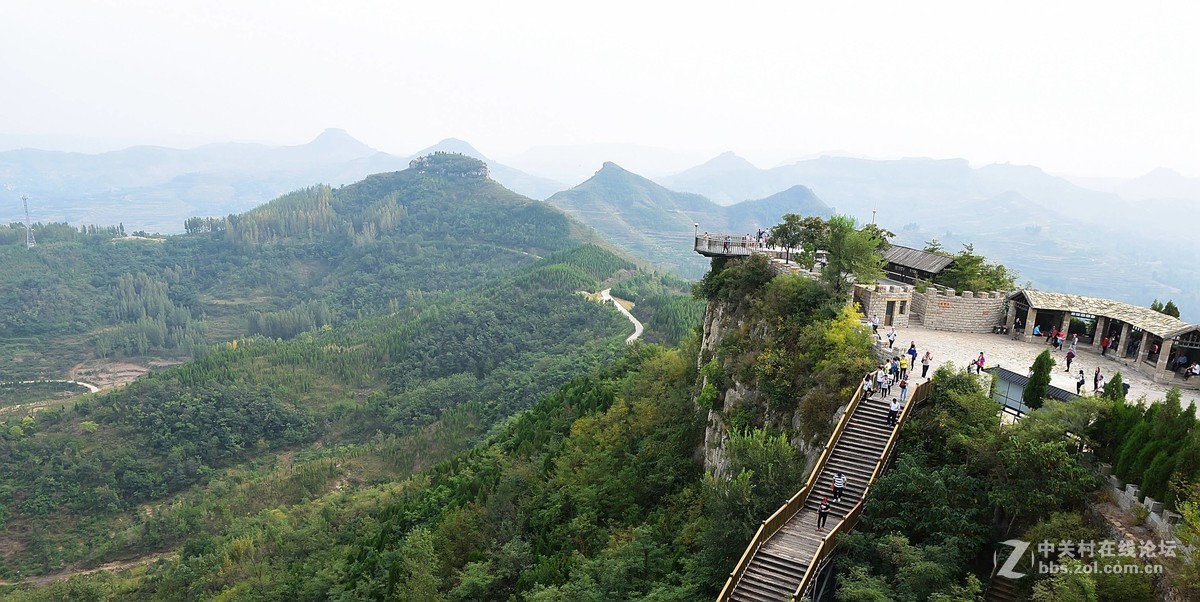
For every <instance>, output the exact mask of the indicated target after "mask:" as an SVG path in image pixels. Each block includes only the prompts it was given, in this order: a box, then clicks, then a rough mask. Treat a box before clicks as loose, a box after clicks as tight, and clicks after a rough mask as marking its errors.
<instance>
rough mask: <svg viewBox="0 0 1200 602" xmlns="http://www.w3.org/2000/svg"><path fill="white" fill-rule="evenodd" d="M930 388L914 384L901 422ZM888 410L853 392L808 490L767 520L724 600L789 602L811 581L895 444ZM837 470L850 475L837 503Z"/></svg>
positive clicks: (854, 521)
mask: <svg viewBox="0 0 1200 602" xmlns="http://www.w3.org/2000/svg"><path fill="white" fill-rule="evenodd" d="M931 387H932V383H931V382H928V381H927V382H925V383H922V384H921V385H919V386H917V387H915V388H914V390H913V392H912V395H911V397H910V398H909V399H908V403H907V404H905V406H904V408H903V410H902V411H901V413H900V421H899V424H900V426H903V425H904V421H905V419H906V418H907V417H908V414H909V411H910V409H912V408H913V407H915V406H916V405H918V404H919V403H921V402H923V401H924V400H925V399H926V398H927V397H928V396H929V391H930V389H931ZM887 413H888V402H887V401H885V400H884V399H883V398H882V397H876V398H870V399H861V389H860V390H859V391H857V392H855V395H854V398H853V399H852V400H851V403H850V405H849V407H848V408H847V410H846V413H845V414H844V415H843V416H842V419H841V420H840V421H839V422H838V424H837V426H836V427H835V429H834V432H833V434H832V435H830V438H829V442H828V443H827V444H826V446H825V449H824V451H823V452H822V454H821V457H820V459H818V460H817V464H816V465H815V466H814V467H813V471H812V474H811V476H809V479H808V482H807V483H806V484H805V487H804V489H801V490H800V491H799V492H797V493H796V495H794V496H793V497H792V499H790V500H788V501H787V503H785V504H784V505H783V506H782V507H780V509H779V510H777V511H776V512H775V514H773V515H771V517H770V518H768V519H767V520H765V521H763V524H762V526H761V527H759V530H758V533H756V534H755V536H754V539H753V540H751V542H750V545H749V546H748V547H747V548H746V552H745V553H744V554H743V555H742V559H741V560H740V561H739V562H738V566H737V567H736V568H735V569H734V571H733V573H731V574H730V577H729V580H728V581H727V582H726V583H725V587H724V589H722V590H721V594H720V596H719V597H718V598H717V599H718V601H719V602H723V601H725V600H738V601H750V602H787V601H789V600H793V599H799V598H800V597H801V595H802V594H804V593H805V592H806V590H807V589H808V588H809V587H811V584H812V580H813V578H814V577H816V573H818V572H819V571H814V570H812V569H813V567H819V566H820V565H821V563H822V562H823V561H824V560H825V559H826V558H828V556H829V555H830V554H831V553H832V551H833V544H832V540H833V539H834V536H835V535H836V534H838V533H842V532H846V531H849V530H850V529H853V528H854V525H855V524H857V522H858V516H859V514H861V512H862V507H863V502H864V499H865V498H866V495H867V493H868V492H869V491H870V488H871V485H872V484H873V483H874V482H875V480H876V479H878V478H879V475H880V474H882V472H883V470H884V469H885V467H886V463H887V460H888V458H889V456H890V454H891V452H892V450H893V449H894V448H895V443H896V439H897V437H898V433H899V430H900V429H899V427H897V428H892V427H889V426H887ZM839 471H840V472H841V473H842V474H843V475H844V476H845V477H846V489H845V492H844V493H843V494H842V499H841V501H840V502H837V503H833V496H832V485H833V476H834V474H836V473H837V472H839ZM823 497H829V499H830V502H831V505H832V508H831V509H830V513H829V519H828V522H827V523H826V525H825V530H823V531H820V532H818V531H817V530H816V527H817V507H818V506H819V505H820V503H821V498H823Z"/></svg>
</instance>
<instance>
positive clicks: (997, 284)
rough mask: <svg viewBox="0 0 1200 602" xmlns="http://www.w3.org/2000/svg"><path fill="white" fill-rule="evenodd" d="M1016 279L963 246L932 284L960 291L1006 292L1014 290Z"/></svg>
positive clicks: (999, 266) (966, 245) (1010, 272)
mask: <svg viewBox="0 0 1200 602" xmlns="http://www.w3.org/2000/svg"><path fill="white" fill-rule="evenodd" d="M932 242H935V243H936V241H932ZM939 246H940V245H939ZM1016 279H1017V273H1016V272H1012V271H1010V270H1009V269H1008V268H1006V267H1004V266H1003V265H1002V264H998V263H988V262H987V259H986V258H985V257H984V256H983V255H979V254H976V253H975V246H974V245H971V244H964V245H963V249H962V251H959V252H958V254H957V255H954V262H953V263H951V264H950V265H948V266H946V268H945V269H944V270H942V271H941V272H939V273H938V275H937V276H936V277H935V278H934V282H936V283H937V284H940V285H942V286H947V287H950V288H953V289H955V290H960V291H1008V290H1012V289H1014V288H1016Z"/></svg>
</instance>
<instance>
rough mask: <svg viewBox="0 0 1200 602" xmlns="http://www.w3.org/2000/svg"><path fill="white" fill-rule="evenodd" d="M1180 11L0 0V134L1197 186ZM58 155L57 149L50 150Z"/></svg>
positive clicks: (1196, 81)
mask: <svg viewBox="0 0 1200 602" xmlns="http://www.w3.org/2000/svg"><path fill="white" fill-rule="evenodd" d="M1198 22H1200V6H1198V5H1197V3H1195V2H1190V1H1180V2H1172V3H1157V2H1128V1H1124V2H1111V3H1108V2H1059V1H1053V2H1047V1H1046V0H1039V1H1037V2H1011V1H1008V2H963V1H961V0H955V1H952V2H894V1H890V2H821V3H817V2H796V1H794V0H793V1H789V2H742V3H733V2H721V3H708V2H696V1H692V2H653V1H649V0H643V1H641V2H620V1H616V2H614V1H609V2H589V3H579V2H564V1H562V0H558V1H553V2H522V1H519V0H513V1H508V2H497V1H494V0H492V1H489V2H472V1H465V0H459V1H455V2H440V1H437V0H431V1H420V2H415V1H400V0H392V1H388V2H357V1H340V2H334V1H325V2H304V1H300V0H290V1H284V2H267V1H262V0H238V1H232V2H230V1H223V0H216V1H214V0H205V1H202V2H198V1H191V0H186V1H181V0H171V1H167V2H164V1H162V0H154V1H121V2H117V1H101V0H87V1H74V2H71V1H55V0H38V1H36V2H21V1H17V0H11V1H10V0H4V1H3V2H0V86H2V88H0V134H7V135H18V136H26V137H29V136H41V137H49V136H72V137H73V136H84V137H94V138H103V139H120V140H122V141H137V142H141V143H159V144H174V145H178V144H179V143H180V142H181V141H183V142H189V143H200V142H208V141H224V140H240V141H254V142H266V143H272V144H299V143H303V142H306V141H307V140H309V139H311V138H313V137H314V136H316V134H317V133H319V132H320V131H321V130H322V129H324V128H326V127H340V128H345V129H346V130H348V131H349V132H350V133H351V134H352V135H354V136H355V137H357V138H359V139H360V140H363V141H364V142H367V143H368V144H370V145H372V146H375V147H376V148H380V149H382V150H387V151H391V152H397V153H406V152H412V151H415V150H417V149H418V148H421V147H424V146H427V145H430V144H432V143H434V142H436V141H437V140H439V139H441V138H445V137H451V136H453V137H459V138H463V139H465V140H468V141H470V142H471V143H472V144H474V145H475V146H476V147H477V148H479V149H480V150H481V151H483V152H484V153H485V154H488V155H490V156H493V157H503V156H504V155H506V154H513V153H519V152H521V151H523V150H525V149H527V148H529V147H531V146H537V145H553V144H579V143H592V142H629V143H636V144H643V145H651V146H658V147H667V148H675V149H682V150H689V151H704V152H706V153H709V154H716V153H717V152H720V151H724V150H734V151H737V152H738V153H739V154H742V155H743V156H746V157H748V158H750V159H751V160H753V161H755V162H757V163H759V164H760V165H763V166H770V165H772V164H774V163H775V162H777V161H779V160H781V159H785V158H789V157H793V158H794V157H797V156H799V155H802V154H804V153H810V152H816V151H822V150H828V149H839V150H844V151H847V152H850V153H857V154H863V155H868V156H875V157H901V156H931V157H938V158H948V157H965V158H968V159H970V160H971V161H972V162H973V163H990V162H1013V163H1032V164H1035V165H1039V166H1041V167H1044V168H1046V169H1048V170H1050V171H1056V172H1066V173H1073V174H1077V175H1091V176H1104V175H1115V176H1132V175H1140V174H1141V173H1144V172H1146V171H1148V170H1150V169H1152V168H1154V167H1158V166H1165V167H1171V168H1174V169H1177V170H1179V171H1181V172H1182V173H1184V174H1185V175H1189V176H1200V35H1198V34H1197V29H1196V27H1197V23H1198ZM64 144H65V143H64Z"/></svg>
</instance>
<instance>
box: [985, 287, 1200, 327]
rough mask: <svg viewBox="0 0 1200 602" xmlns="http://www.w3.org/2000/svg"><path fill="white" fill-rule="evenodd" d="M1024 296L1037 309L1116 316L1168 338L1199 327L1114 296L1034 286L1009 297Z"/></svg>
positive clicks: (1010, 298) (1017, 297) (1012, 298)
mask: <svg viewBox="0 0 1200 602" xmlns="http://www.w3.org/2000/svg"><path fill="white" fill-rule="evenodd" d="M1022 297H1024V299H1025V302H1026V303H1028V304H1029V306H1030V307H1032V308H1034V309H1048V310H1052V311H1073V312H1078V313H1083V314H1092V315H1094V316H1105V317H1108V318H1115V319H1117V320H1120V321H1122V322H1127V323H1129V324H1131V325H1133V326H1136V327H1138V328H1141V329H1142V330H1146V331H1149V332H1150V333H1151V334H1154V335H1157V336H1160V337H1162V338H1164V339H1170V338H1174V337H1176V336H1179V335H1181V334H1184V333H1186V332H1190V331H1192V330H1196V329H1197V328H1198V327H1197V326H1194V325H1192V324H1188V323H1187V322H1184V321H1183V320H1180V319H1179V318H1173V317H1171V316H1168V315H1167V314H1164V313H1159V312H1156V311H1154V310H1153V309H1150V308H1148V307H1139V306H1137V305H1130V304H1128V303H1122V302H1121V301H1113V300H1112V299H1100V298H1097V297H1084V296H1082V295H1071V294H1068V293H1048V292H1045V291H1035V290H1030V289H1025V290H1020V291H1017V292H1015V293H1013V294H1011V295H1009V296H1008V298H1009V300H1010V301H1011V300H1014V299H1019V298H1022Z"/></svg>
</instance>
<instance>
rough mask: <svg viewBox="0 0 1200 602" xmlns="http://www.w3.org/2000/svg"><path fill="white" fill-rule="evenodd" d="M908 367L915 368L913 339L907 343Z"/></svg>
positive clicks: (915, 358)
mask: <svg viewBox="0 0 1200 602" xmlns="http://www.w3.org/2000/svg"><path fill="white" fill-rule="evenodd" d="M908 367H909V368H911V369H913V370H916V369H917V342H916V341H913V342H911V343H909V344H908Z"/></svg>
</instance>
